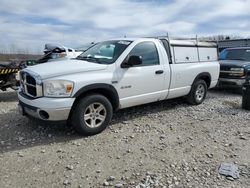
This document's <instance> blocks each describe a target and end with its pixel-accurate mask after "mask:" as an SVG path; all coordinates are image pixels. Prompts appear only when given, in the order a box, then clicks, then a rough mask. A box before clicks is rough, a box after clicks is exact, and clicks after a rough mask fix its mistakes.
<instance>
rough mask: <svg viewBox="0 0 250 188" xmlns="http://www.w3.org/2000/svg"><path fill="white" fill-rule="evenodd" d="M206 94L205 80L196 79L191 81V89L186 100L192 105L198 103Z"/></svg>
mask: <svg viewBox="0 0 250 188" xmlns="http://www.w3.org/2000/svg"><path fill="white" fill-rule="evenodd" d="M202 88H203V90H202ZM198 90H202V91H203V93H201V92H200V93H199V92H198ZM197 92H198V93H197ZM206 95H207V84H206V82H205V81H204V80H197V81H195V82H194V83H193V85H192V87H191V91H190V93H189V94H188V96H187V101H188V102H189V103H190V104H192V105H199V104H201V103H202V102H203V101H204V100H205V98H206Z"/></svg>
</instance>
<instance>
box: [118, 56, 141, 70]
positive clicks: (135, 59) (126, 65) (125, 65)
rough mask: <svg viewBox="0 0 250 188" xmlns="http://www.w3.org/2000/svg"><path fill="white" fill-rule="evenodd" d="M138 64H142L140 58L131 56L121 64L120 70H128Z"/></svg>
mask: <svg viewBox="0 0 250 188" xmlns="http://www.w3.org/2000/svg"><path fill="white" fill-rule="evenodd" d="M140 64H142V57H141V56H137V55H132V56H129V57H128V60H127V61H125V62H123V63H122V64H121V68H129V67H133V66H135V65H140Z"/></svg>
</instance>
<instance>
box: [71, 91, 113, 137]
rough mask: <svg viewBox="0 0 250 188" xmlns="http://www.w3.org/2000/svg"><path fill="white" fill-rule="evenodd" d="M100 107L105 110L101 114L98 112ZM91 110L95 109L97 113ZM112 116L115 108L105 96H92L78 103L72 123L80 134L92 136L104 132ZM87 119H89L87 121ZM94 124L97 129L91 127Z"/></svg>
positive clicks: (72, 116)
mask: <svg viewBox="0 0 250 188" xmlns="http://www.w3.org/2000/svg"><path fill="white" fill-rule="evenodd" d="M92 105H93V106H92ZM98 105H99V107H100V109H103V110H102V111H100V112H97V108H99V107H98ZM91 109H94V110H93V111H96V112H93V113H92V110H91ZM91 115H92V116H91ZM104 116H105V118H104ZM112 116H113V108H112V105H111V103H110V101H109V100H108V99H107V98H106V97H105V96H103V95H99V94H91V95H87V96H86V97H83V98H82V99H80V100H78V101H77V104H76V105H75V107H74V109H73V111H72V114H71V117H70V122H71V124H72V125H73V126H74V128H75V129H76V131H77V132H78V133H79V134H81V135H86V136H90V135H95V134H98V133H100V132H102V131H103V130H104V129H105V128H106V127H107V126H108V125H109V122H110V121H111V119H112ZM100 117H102V120H101V119H98V118H100ZM85 118H86V119H87V118H89V119H87V120H86V119H85ZM99 121H100V122H99ZM92 122H94V124H95V125H96V127H95V126H93V127H90V126H92ZM94 124H93V125H94Z"/></svg>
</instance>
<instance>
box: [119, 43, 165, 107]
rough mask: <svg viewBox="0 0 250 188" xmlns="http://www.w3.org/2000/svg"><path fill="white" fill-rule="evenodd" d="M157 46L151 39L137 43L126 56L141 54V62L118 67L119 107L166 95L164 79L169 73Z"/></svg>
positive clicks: (158, 98)
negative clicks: (131, 65)
mask: <svg viewBox="0 0 250 188" xmlns="http://www.w3.org/2000/svg"><path fill="white" fill-rule="evenodd" d="M159 45H160V44H159ZM159 48H160V46H157V45H156V44H155V43H154V42H152V41H146V42H141V43H138V44H137V45H135V47H134V48H133V49H132V50H131V51H130V53H129V54H128V56H133V55H136V56H141V58H142V64H141V65H137V66H133V67H129V68H119V69H118V74H117V75H118V84H117V90H118V93H119V96H120V104H121V108H124V107H129V106H135V105H139V104H144V103H149V102H154V101H158V100H161V99H163V98H164V97H165V96H166V95H167V92H168V85H169V83H168V84H167V87H166V82H169V79H167V81H166V80H165V79H166V75H168V76H169V75H170V72H169V65H168V64H167V67H164V65H163V63H162V61H164V58H163V54H162V52H161V50H159ZM164 55H165V56H166V54H164ZM166 57H167V56H166Z"/></svg>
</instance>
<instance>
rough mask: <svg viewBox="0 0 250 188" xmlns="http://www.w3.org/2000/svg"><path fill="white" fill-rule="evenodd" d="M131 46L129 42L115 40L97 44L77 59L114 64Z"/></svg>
mask: <svg viewBox="0 0 250 188" xmlns="http://www.w3.org/2000/svg"><path fill="white" fill-rule="evenodd" d="M130 44H131V41H127V40H113V41H105V42H100V43H97V44H96V45H94V46H92V47H91V48H89V49H88V50H86V51H85V52H83V53H82V54H81V55H79V56H78V57H77V58H76V59H80V60H85V61H90V62H94V63H101V64H111V63H114V62H115V61H116V60H117V58H118V57H119V56H120V55H121V54H122V52H123V51H124V50H125V49H126V48H127V47H128V46H129V45H130Z"/></svg>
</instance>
